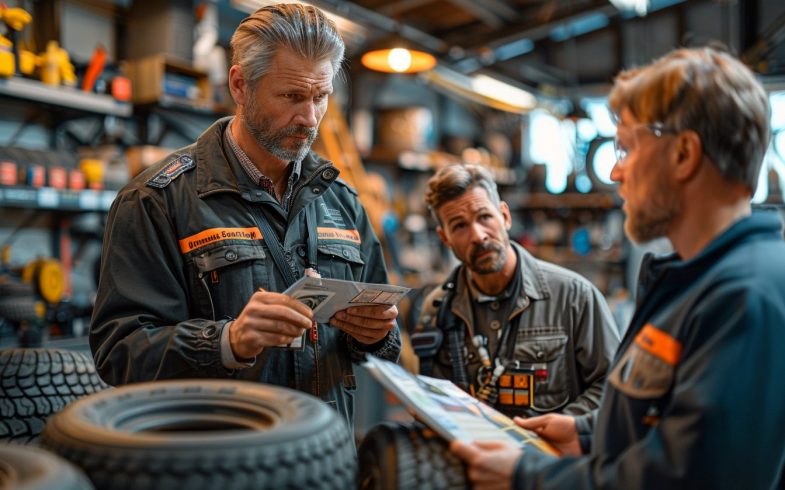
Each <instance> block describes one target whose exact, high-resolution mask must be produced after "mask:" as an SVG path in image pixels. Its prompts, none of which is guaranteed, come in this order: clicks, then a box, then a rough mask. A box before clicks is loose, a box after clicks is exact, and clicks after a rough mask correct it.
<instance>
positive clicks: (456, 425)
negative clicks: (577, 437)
mask: <svg viewBox="0 0 785 490" xmlns="http://www.w3.org/2000/svg"><path fill="white" fill-rule="evenodd" d="M364 366H365V367H366V368H368V371H369V372H370V373H371V374H372V375H373V376H374V378H376V379H377V380H378V381H379V382H380V383H381V384H382V386H384V388H385V389H387V390H389V391H390V392H391V393H392V394H394V395H395V396H396V397H397V398H398V399H399V400H400V401H401V403H403V404H404V405H405V406H406V407H407V409H408V410H409V411H410V412H411V413H412V415H413V416H414V417H415V418H416V419H418V420H419V421H420V422H422V423H424V424H425V425H427V426H428V427H429V428H430V429H431V430H433V431H434V432H436V433H437V434H439V435H440V436H442V437H443V438H444V439H446V440H447V441H451V440H453V439H459V440H462V441H506V442H511V443H514V444H518V445H520V446H521V447H526V448H527V449H528V448H534V449H537V450H539V451H542V452H544V453H547V454H552V455H558V454H559V452H558V450H556V448H554V447H553V446H552V445H551V444H549V443H548V442H546V441H544V440H543V439H541V438H540V437H539V436H538V435H537V434H535V433H534V432H532V431H529V430H526V429H524V428H522V427H519V426H518V425H517V424H516V423H515V422H514V421H513V420H512V419H511V418H509V417H507V416H506V415H504V414H502V413H501V412H499V411H497V410H495V409H494V408H491V407H489V406H488V405H486V404H484V403H483V402H481V401H479V400H477V399H476V398H474V397H472V396H471V395H469V394H468V393H466V392H465V391H463V390H462V389H460V388H458V386H456V385H455V384H454V383H452V382H451V381H448V380H445V379H437V378H431V377H428V376H423V375H414V374H411V373H410V372H408V371H406V370H405V369H403V368H402V367H401V366H399V365H397V364H395V363H392V362H390V361H385V360H383V359H379V358H378V357H374V356H368V360H367V361H366V362H365V364H364Z"/></svg>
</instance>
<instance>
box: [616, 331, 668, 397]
mask: <svg viewBox="0 0 785 490" xmlns="http://www.w3.org/2000/svg"><path fill="white" fill-rule="evenodd" d="M674 373H675V369H674V367H673V366H671V365H669V364H667V363H665V362H663V361H662V360H661V359H659V358H657V357H656V356H654V355H652V354H650V353H649V352H647V351H645V350H644V349H642V348H641V347H640V346H639V345H637V344H632V345H631V346H630V347H629V348H628V349H627V351H626V352H625V353H624V355H623V356H622V358H621V360H620V361H619V363H618V364H617V365H616V366H615V367H614V368H613V370H611V374H610V376H608V381H609V382H610V383H611V384H612V385H613V386H614V387H615V388H616V389H617V390H619V391H621V392H622V393H624V394H625V395H627V396H629V397H631V398H635V399H638V400H643V399H653V398H660V397H662V396H663V395H665V393H667V392H668V390H669V389H670V387H671V384H673V376H674Z"/></svg>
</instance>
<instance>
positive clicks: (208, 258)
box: [194, 244, 266, 272]
mask: <svg viewBox="0 0 785 490" xmlns="http://www.w3.org/2000/svg"><path fill="white" fill-rule="evenodd" d="M264 258H266V254H265V253H264V248H263V247H262V246H261V245H249V244H231V245H221V246H219V247H215V248H213V249H210V250H205V251H204V252H202V253H200V254H198V255H196V256H194V264H196V268H197V269H199V271H200V272H210V271H214V270H216V269H220V268H222V267H227V266H230V265H235V264H239V263H242V262H246V261H248V260H259V259H264Z"/></svg>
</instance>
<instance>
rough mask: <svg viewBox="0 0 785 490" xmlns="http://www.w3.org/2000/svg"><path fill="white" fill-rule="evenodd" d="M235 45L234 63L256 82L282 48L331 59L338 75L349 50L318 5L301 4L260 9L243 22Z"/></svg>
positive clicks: (248, 79)
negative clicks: (345, 54) (345, 52)
mask: <svg viewBox="0 0 785 490" xmlns="http://www.w3.org/2000/svg"><path fill="white" fill-rule="evenodd" d="M231 45H232V64H233V65H238V66H239V67H240V70H241V71H242V74H243V76H244V77H245V78H246V80H247V81H248V82H250V83H251V84H252V85H253V82H256V81H257V80H258V79H259V78H260V77H261V76H263V75H265V74H266V73H267V72H268V70H269V69H270V63H271V61H272V58H273V57H274V56H275V53H276V52H277V51H278V49H279V48H288V49H291V50H292V51H294V52H295V53H297V54H299V55H300V56H302V57H303V58H306V59H308V60H312V61H321V60H330V62H331V63H332V66H333V73H334V74H335V75H337V74H338V73H339V71H340V69H341V63H342V62H343V55H344V51H345V49H346V48H345V46H344V43H343V39H341V35H340V34H339V33H338V28H337V27H336V25H335V23H334V22H333V21H331V20H330V19H328V18H327V17H326V16H325V15H324V13H323V12H322V11H321V10H319V9H317V8H316V7H312V6H310V5H301V4H298V3H288V4H278V5H269V6H267V7H262V8H260V9H259V10H257V11H256V12H254V13H253V14H251V15H250V16H248V17H246V18H245V19H243V21H242V22H240V25H239V26H238V27H237V30H236V31H235V32H234V35H232V41H231Z"/></svg>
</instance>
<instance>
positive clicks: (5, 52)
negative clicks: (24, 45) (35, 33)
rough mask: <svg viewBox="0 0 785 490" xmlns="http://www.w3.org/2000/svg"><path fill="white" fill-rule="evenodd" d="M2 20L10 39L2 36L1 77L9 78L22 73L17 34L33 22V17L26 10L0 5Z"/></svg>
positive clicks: (0, 52) (0, 39)
mask: <svg viewBox="0 0 785 490" xmlns="http://www.w3.org/2000/svg"><path fill="white" fill-rule="evenodd" d="M0 20H2V21H3V22H5V25H7V26H8V32H7V33H6V34H8V38H6V37H4V36H0V76H7V77H8V76H12V75H13V74H14V73H16V72H17V71H21V70H20V60H19V46H18V43H17V42H16V33H17V32H19V31H21V30H22V29H24V28H25V26H26V25H27V24H29V23H30V22H32V20H33V16H32V15H30V14H29V13H28V12H27V11H26V10H24V9H21V8H18V7H14V8H7V7H5V6H4V5H2V4H0Z"/></svg>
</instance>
